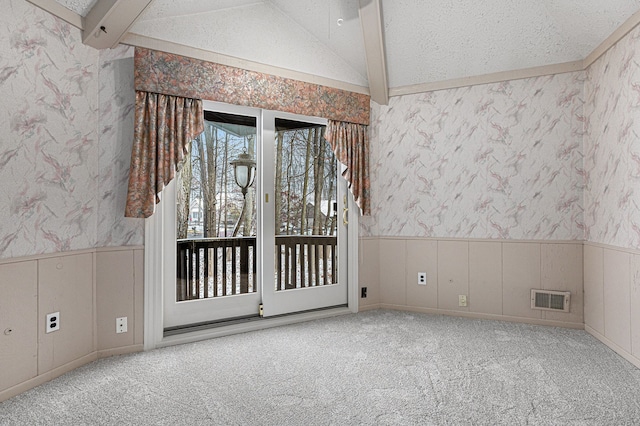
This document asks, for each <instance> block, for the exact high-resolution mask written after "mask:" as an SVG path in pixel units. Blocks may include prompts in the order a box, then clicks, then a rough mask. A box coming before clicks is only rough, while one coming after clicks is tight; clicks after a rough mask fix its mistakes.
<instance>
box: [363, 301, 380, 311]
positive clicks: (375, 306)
mask: <svg viewBox="0 0 640 426" xmlns="http://www.w3.org/2000/svg"><path fill="white" fill-rule="evenodd" d="M376 309H380V304H379V303H374V304H372V305H366V306H362V305H360V306H358V312H366V311H374V310H376Z"/></svg>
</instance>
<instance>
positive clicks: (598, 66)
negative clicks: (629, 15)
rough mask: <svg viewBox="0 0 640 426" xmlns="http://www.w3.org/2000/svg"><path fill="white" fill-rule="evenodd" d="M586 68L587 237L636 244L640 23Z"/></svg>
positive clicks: (639, 221) (639, 245) (639, 227)
mask: <svg viewBox="0 0 640 426" xmlns="http://www.w3.org/2000/svg"><path fill="white" fill-rule="evenodd" d="M586 73H587V81H586V83H585V100H586V105H585V117H586V121H585V123H586V135H585V138H584V154H585V159H584V163H585V167H584V168H585V178H586V189H585V214H584V223H585V239H586V240H588V241H593V242H598V243H603V244H609V245H613V246H618V247H624V248H632V249H640V199H639V198H638V197H639V196H640V28H639V27H636V28H635V29H634V30H633V31H631V32H630V33H629V34H627V35H626V36H625V37H624V38H623V39H622V40H620V41H619V42H618V43H617V44H616V45H615V46H614V47H613V48H611V49H609V51H607V53H605V54H604V55H603V56H602V57H600V58H599V59H598V60H597V61H596V62H595V63H594V64H592V65H591V66H590V67H589V68H588V69H587V71H586Z"/></svg>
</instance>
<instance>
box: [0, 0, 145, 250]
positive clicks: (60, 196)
mask: <svg viewBox="0 0 640 426" xmlns="http://www.w3.org/2000/svg"><path fill="white" fill-rule="evenodd" d="M3 6H4V8H3V13H2V14H1V15H0V91H1V93H2V96H0V104H1V105H2V111H4V113H3V114H2V115H0V181H1V182H2V183H1V184H0V198H1V199H2V208H0V258H12V257H19V256H28V255H34V254H42V253H53V252H61V251H68V250H76V249H86V248H93V247H101V246H104V245H123V244H141V243H142V238H141V235H142V233H141V232H142V231H141V229H142V226H143V224H142V223H135V224H131V223H127V222H124V221H123V219H119V217H121V216H122V211H120V212H117V213H116V211H115V210H116V206H115V204H117V203H118V202H120V198H121V197H123V196H125V195H126V184H125V192H124V194H121V193H120V191H121V190H120V189H119V187H118V185H119V182H120V180H121V179H122V174H123V170H122V162H123V161H125V160H126V159H125V158H124V157H126V155H130V154H125V152H126V151H127V150H130V146H131V145H130V144H131V138H130V137H129V135H128V134H127V132H128V130H127V129H128V124H126V120H129V116H128V115H127V114H128V112H126V109H127V106H126V104H127V102H128V101H127V100H126V95H125V94H124V93H125V92H126V87H130V86H132V84H133V83H132V77H131V75H129V76H127V77H125V76H123V75H122V74H120V73H116V72H114V73H112V76H111V77H110V76H109V75H108V73H107V72H106V71H105V73H104V75H103V74H102V72H101V71H102V70H101V69H100V68H99V64H100V63H101V61H100V58H99V52H98V51H97V50H95V49H93V48H90V47H86V46H84V45H83V44H82V41H81V33H80V31H79V30H77V29H76V28H74V27H72V26H70V25H68V24H67V23H65V22H63V21H61V20H59V19H57V18H55V17H53V16H52V15H50V14H49V13H46V12H44V11H42V10H40V9H39V8H37V7H35V6H33V5H31V4H29V3H28V2H25V1H22V0H8V1H7V2H6V3H5V4H4V5H3ZM120 53H122V52H121V51H120V50H117V51H114V52H111V53H108V54H107V57H106V60H105V61H102V65H103V66H104V67H105V68H104V69H105V70H107V71H108V70H109V69H110V67H111V66H112V65H113V61H112V60H110V58H111V57H112V55H115V56H117V55H118V54H120ZM115 56H113V57H115ZM129 61H132V60H131V59H129ZM129 67H130V68H132V65H130V66H129ZM101 75H102V76H103V77H104V79H102V78H101V77H100V76H101ZM110 79H111V80H113V82H109V81H108V80H110ZM127 80H129V82H128V83H127ZM99 84H100V85H103V86H102V87H100V86H99ZM99 96H100V99H101V101H100V103H99V100H98V99H99ZM131 96H132V95H131ZM99 110H100V111H99ZM99 112H100V113H99ZM100 115H103V116H104V117H105V119H109V118H110V117H118V118H122V119H123V120H125V121H124V122H113V123H112V125H113V126H114V128H113V129H110V128H109V126H110V125H99V122H100V123H107V121H106V120H104V119H101V118H100ZM132 126H133V122H132V118H131V128H132ZM102 135H104V139H102ZM118 143H121V144H122V146H118ZM126 144H129V146H128V148H127V146H126ZM114 161H116V164H113V162H114ZM127 170H128V164H127V166H126V170H125V171H124V172H125V173H126V172H127ZM98 229H100V230H101V231H100V232H98Z"/></svg>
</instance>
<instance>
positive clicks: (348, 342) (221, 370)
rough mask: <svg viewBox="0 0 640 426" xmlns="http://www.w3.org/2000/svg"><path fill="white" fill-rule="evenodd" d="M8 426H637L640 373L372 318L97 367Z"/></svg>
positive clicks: (585, 355) (474, 325) (506, 339)
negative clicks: (361, 425)
mask: <svg viewBox="0 0 640 426" xmlns="http://www.w3.org/2000/svg"><path fill="white" fill-rule="evenodd" d="M0 424H1V425H360V424H364V425H387V424H388V425H418V424H419V425H637V424H640V370H638V369H637V368H635V367H634V366H633V365H631V364H630V363H628V362H627V361H625V360H623V359H622V358H620V357H619V356H618V355H616V354H615V353H614V352H612V351H611V350H610V349H608V348H607V347H606V346H604V345H602V344H601V343H599V342H598V341H597V340H596V339H594V338H593V337H591V336H590V335H588V334H587V333H585V332H584V331H578V330H568V329H560V328H551V327H539V326H531V325H524V324H513V323H507V322H494V321H482V320H471V319H463V318H454V317H445V316H432V315H421V314H410V313H402V312H393V311H373V312H365V313H361V314H357V315H348V316H340V317H336V318H331V319H326V320H318V321H314V322H307V323H303V324H297V325H291V326H285V327H280V328H274V329H269V330H264V331H259V332H253V333H247V334H241V335H236V336H230V337H224V338H219V339H213V340H209V341H204V342H199V343H193V344H187V345H182V346H176V347H171V348H166V349H161V350H156V351H151V352H147V353H140V354H135V355H129V356H121V357H113V358H108V359H103V360H99V361H97V362H94V363H92V364H90V365H87V366H85V367H82V368H80V369H78V370H75V371H73V372H71V373H69V374H67V375H65V376H62V377H60V378H58V379H56V380H54V381H52V382H50V383H47V384H45V385H42V386H40V387H38V388H35V389H33V390H31V391H28V392H26V393H24V394H22V395H19V396H17V397H15V398H12V399H10V400H8V401H5V402H4V403H0Z"/></svg>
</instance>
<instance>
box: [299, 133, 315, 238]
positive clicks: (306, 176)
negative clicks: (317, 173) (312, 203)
mask: <svg viewBox="0 0 640 426" xmlns="http://www.w3.org/2000/svg"><path fill="white" fill-rule="evenodd" d="M306 145H307V147H306V148H307V150H306V154H305V156H304V182H303V184H302V213H301V214H300V235H306V233H307V193H308V192H309V163H310V162H311V148H312V146H313V141H312V132H311V129H307V143H306Z"/></svg>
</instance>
